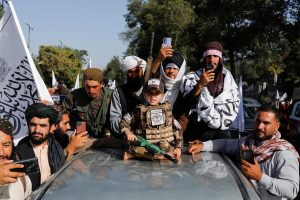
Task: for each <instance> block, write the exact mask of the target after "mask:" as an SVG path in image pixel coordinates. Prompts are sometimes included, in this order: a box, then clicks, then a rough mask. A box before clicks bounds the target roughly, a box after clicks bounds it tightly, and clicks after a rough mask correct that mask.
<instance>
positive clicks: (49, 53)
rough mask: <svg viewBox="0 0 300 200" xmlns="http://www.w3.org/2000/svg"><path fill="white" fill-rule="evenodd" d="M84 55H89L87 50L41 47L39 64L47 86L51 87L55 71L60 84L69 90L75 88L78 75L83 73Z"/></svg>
mask: <svg viewBox="0 0 300 200" xmlns="http://www.w3.org/2000/svg"><path fill="white" fill-rule="evenodd" d="M84 55H87V51H85V50H74V49H71V48H68V47H62V48H61V47H57V46H40V49H39V56H38V61H39V62H38V64H39V67H40V69H41V71H42V75H43V77H44V81H45V83H46V85H48V86H51V80H52V76H51V71H52V70H53V71H54V73H55V77H56V79H57V81H58V82H60V83H64V84H66V85H67V87H68V88H71V87H73V86H74V83H75V81H76V76H77V74H78V73H80V72H81V67H82V61H81V60H82V57H83V56H84Z"/></svg>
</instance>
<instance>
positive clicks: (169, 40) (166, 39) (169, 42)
mask: <svg viewBox="0 0 300 200" xmlns="http://www.w3.org/2000/svg"><path fill="white" fill-rule="evenodd" d="M161 46H162V47H163V48H165V47H171V46H172V38H171V37H164V38H163V43H162V45H161Z"/></svg>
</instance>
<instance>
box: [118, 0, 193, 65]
mask: <svg viewBox="0 0 300 200" xmlns="http://www.w3.org/2000/svg"><path fill="white" fill-rule="evenodd" d="M128 11H129V13H128V14H127V15H125V18H126V22H127V25H128V30H127V31H126V32H124V33H122V37H123V39H124V40H126V41H129V42H130V43H129V47H128V50H127V52H126V55H129V54H131V55H137V56H139V57H141V58H143V59H146V58H147V57H148V56H149V49H150V42H151V34H152V32H154V33H155V40H154V45H153V51H154V56H156V55H155V54H156V53H158V52H159V49H160V47H161V43H162V39H163V37H172V46H173V48H174V49H176V51H181V52H182V53H184V54H185V53H186V52H187V51H188V50H187V49H186V48H184V46H182V45H180V44H182V43H186V37H185V35H186V33H185V32H184V31H185V30H186V29H187V28H188V26H189V24H190V23H191V22H192V21H193V20H194V12H193V10H192V7H191V5H190V4H189V3H188V2H187V1H184V0H164V1H156V0H150V1H148V2H145V1H142V0H130V1H129V4H128Z"/></svg>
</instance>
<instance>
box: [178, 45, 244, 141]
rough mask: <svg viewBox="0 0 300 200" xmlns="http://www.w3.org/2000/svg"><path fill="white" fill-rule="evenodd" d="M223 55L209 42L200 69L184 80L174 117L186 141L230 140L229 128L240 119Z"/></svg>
mask: <svg viewBox="0 0 300 200" xmlns="http://www.w3.org/2000/svg"><path fill="white" fill-rule="evenodd" d="M222 54H223V47H222V45H221V44H220V43H219V42H216V41H212V42H208V43H206V44H205V47H204V50H203V56H202V61H201V64H200V67H199V68H198V69H197V70H195V71H191V72H189V73H188V74H186V75H184V76H183V78H182V82H181V83H182V84H181V86H180V93H179V94H178V97H177V99H176V102H175V103H174V107H173V115H174V117H175V118H176V119H177V120H178V121H179V123H180V125H181V127H182V129H183V131H184V132H183V138H184V141H186V142H187V141H192V140H196V139H200V140H202V141H207V140H211V139H221V138H230V137H231V136H230V133H229V131H228V129H229V127H230V125H231V124H232V122H233V121H234V120H235V118H236V116H237V113H238V107H239V102H240V99H239V95H238V90H237V89H238V87H237V85H236V83H235V81H234V78H233V76H232V74H231V73H230V71H229V70H227V69H226V68H225V67H224V64H223V55H222ZM199 130H201V131H200V132H199Z"/></svg>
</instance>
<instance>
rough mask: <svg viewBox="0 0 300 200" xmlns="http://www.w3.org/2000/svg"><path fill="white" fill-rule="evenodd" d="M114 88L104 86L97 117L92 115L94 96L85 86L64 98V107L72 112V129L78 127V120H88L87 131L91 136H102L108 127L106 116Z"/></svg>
mask: <svg viewBox="0 0 300 200" xmlns="http://www.w3.org/2000/svg"><path fill="white" fill-rule="evenodd" d="M111 93H112V90H110V89H108V88H106V87H103V88H102V89H101V93H100V98H99V102H97V103H99V105H100V107H99V109H98V112H97V115H96V118H93V117H92V116H91V114H90V113H91V109H90V106H91V102H92V100H93V99H92V98H90V97H89V96H88V94H87V93H86V91H85V88H84V87H82V88H79V89H77V90H74V91H72V92H71V93H70V94H69V96H68V97H67V98H66V99H65V100H64V102H63V107H64V108H66V109H67V110H68V111H69V112H70V125H71V128H72V129H75V128H76V122H77V121H86V125H87V131H88V134H89V135H90V136H93V137H101V136H102V135H103V128H105V127H106V116H107V112H108V109H109V103H110V99H111Z"/></svg>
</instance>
